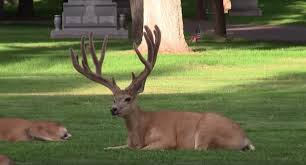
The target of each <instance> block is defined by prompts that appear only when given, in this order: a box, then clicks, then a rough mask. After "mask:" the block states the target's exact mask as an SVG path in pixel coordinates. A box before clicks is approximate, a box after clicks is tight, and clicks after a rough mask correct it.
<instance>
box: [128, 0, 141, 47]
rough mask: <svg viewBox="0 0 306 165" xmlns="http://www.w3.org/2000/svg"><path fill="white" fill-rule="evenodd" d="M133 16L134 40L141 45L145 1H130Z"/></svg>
mask: <svg viewBox="0 0 306 165" xmlns="http://www.w3.org/2000/svg"><path fill="white" fill-rule="evenodd" d="M130 6H131V15H132V38H133V40H134V42H135V43H136V44H137V45H139V44H140V43H141V39H142V38H141V37H142V28H143V0H130Z"/></svg>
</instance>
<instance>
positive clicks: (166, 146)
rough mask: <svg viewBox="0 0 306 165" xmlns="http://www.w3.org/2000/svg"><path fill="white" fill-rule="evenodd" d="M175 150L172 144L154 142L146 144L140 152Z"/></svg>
mask: <svg viewBox="0 0 306 165" xmlns="http://www.w3.org/2000/svg"><path fill="white" fill-rule="evenodd" d="M171 148H175V144H172V143H171V142H165V141H155V142H153V143H151V144H148V145H146V146H144V147H143V148H141V149H142V150H164V149H171Z"/></svg>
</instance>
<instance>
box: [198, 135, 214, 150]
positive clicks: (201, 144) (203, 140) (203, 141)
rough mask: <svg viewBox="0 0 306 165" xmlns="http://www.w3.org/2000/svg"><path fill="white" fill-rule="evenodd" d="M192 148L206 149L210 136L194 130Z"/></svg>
mask: <svg viewBox="0 0 306 165" xmlns="http://www.w3.org/2000/svg"><path fill="white" fill-rule="evenodd" d="M194 138H195V139H194V142H195V143H194V149H196V150H207V149H208V146H209V143H210V141H211V140H210V138H209V137H207V136H205V135H203V133H201V132H200V131H198V132H196V134H195V137H194Z"/></svg>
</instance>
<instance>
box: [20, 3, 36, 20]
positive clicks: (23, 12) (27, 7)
mask: <svg viewBox="0 0 306 165" xmlns="http://www.w3.org/2000/svg"><path fill="white" fill-rule="evenodd" d="M33 13H34V4H33V0H19V4H18V16H20V17H31V16H33Z"/></svg>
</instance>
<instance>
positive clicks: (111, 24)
mask: <svg viewBox="0 0 306 165" xmlns="http://www.w3.org/2000/svg"><path fill="white" fill-rule="evenodd" d="M123 21H124V15H122V14H120V22H119V23H118V16H117V4H116V3H115V2H113V1H112V0H68V2H66V3H64V5H63V13H62V16H59V15H56V16H55V18H54V24H55V29H54V30H52V31H51V38H80V37H81V36H82V35H84V34H89V33H90V32H93V33H94V36H95V38H104V36H105V35H109V36H111V37H112V38H127V37H128V31H127V30H126V29H125V28H124V22H123ZM118 24H119V25H120V27H118Z"/></svg>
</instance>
